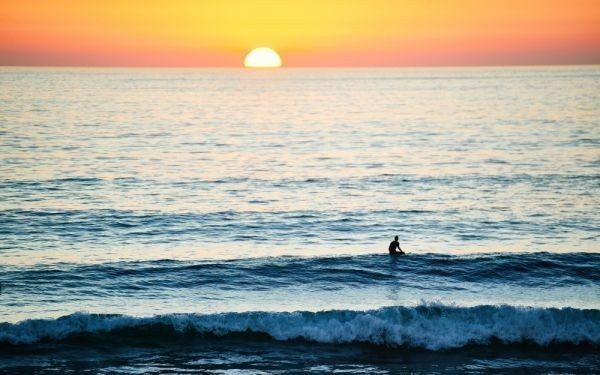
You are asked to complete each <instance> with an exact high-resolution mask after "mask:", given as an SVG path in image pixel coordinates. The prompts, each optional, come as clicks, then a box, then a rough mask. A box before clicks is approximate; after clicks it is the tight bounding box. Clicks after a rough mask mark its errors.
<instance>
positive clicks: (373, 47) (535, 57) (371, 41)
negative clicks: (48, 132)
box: [0, 0, 600, 67]
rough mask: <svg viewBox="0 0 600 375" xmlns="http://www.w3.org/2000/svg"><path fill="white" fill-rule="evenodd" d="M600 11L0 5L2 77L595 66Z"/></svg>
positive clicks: (343, 0)
mask: <svg viewBox="0 0 600 375" xmlns="http://www.w3.org/2000/svg"><path fill="white" fill-rule="evenodd" d="M599 3H600V2H599V1H598V0H569V1H567V0H485V1H478V0H430V1H422V0H378V1H372V0H328V1H322V0H252V1H248V0H219V1H208V0H205V1H198V0H146V1H143V0H85V1H81V0H52V1H48V0H18V1H15V0H0V65H75V66H77V65H81V66H98V65H99V66H229V67H234V66H236V67H237V66H240V60H241V59H243V57H244V54H245V53H247V51H249V50H250V49H252V48H254V47H256V46H265V45H268V46H270V47H271V48H273V49H275V50H276V51H279V52H280V53H281V54H283V55H284V56H285V66H290V67H292V66H418V65H427V66H431V65H442V66H446V65H505V64H526V65H531V64H578V63H585V64H591V63H598V62H599V61H600V49H599V48H598V45H600V27H598V25H599V24H600V6H598V4H599Z"/></svg>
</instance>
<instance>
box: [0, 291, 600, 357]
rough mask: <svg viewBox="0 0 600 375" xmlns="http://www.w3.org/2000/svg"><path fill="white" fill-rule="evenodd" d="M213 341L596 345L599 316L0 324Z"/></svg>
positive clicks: (481, 311)
mask: <svg viewBox="0 0 600 375" xmlns="http://www.w3.org/2000/svg"><path fill="white" fill-rule="evenodd" d="M190 334H191V335H194V336H207V337H214V338H220V337H224V336H228V335H240V334H241V335H244V337H245V338H246V339H247V340H252V339H256V338H257V334H258V335H263V336H265V337H267V339H273V340H279V341H286V340H298V339H300V340H306V341H309V342H317V343H322V344H351V343H366V344H373V345H382V346H391V347H400V346H403V347H412V348H423V349H427V350H431V351H438V350H444V349H452V348H460V347H464V346H469V345H493V344H498V343H499V344H531V345H537V346H540V347H547V346H551V345H560V344H567V345H592V346H598V345H600V310H596V309H588V310H585V309H574V308H562V309H557V308H533V307H516V306H508V305H500V306H491V305H485V306H475V307H458V306H452V305H442V304H437V303H429V304H427V303H425V304H422V305H420V306H416V307H403V306H395V307H384V308H380V309H377V310H368V311H353V310H331V311H321V312H306V311H300V312H241V313H218V314H166V315H158V316H153V317H132V316H125V315H102V314H89V313H75V314H71V315H68V316H64V317H61V318H58V319H53V320H50V319H31V320H25V321H22V322H19V323H14V324H11V323H2V324H0V345H3V346H7V345H8V346H11V345H32V344H36V343H39V342H48V341H62V340H69V339H72V338H74V337H78V338H80V339H81V338H82V337H83V338H85V340H86V342H87V343H89V342H90V341H93V339H94V337H103V338H106V337H107V336H108V337H109V338H111V339H114V340H112V342H114V343H115V344H116V343H119V342H121V341H122V340H119V338H124V337H128V338H131V337H132V336H135V335H140V336H143V338H144V340H148V341H152V340H155V341H160V342H162V341H164V340H165V339H167V338H168V337H169V336H177V335H190Z"/></svg>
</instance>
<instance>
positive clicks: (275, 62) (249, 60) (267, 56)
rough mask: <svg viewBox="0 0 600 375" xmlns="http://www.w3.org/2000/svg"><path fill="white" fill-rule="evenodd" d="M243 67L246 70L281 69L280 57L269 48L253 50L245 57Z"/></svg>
mask: <svg viewBox="0 0 600 375" xmlns="http://www.w3.org/2000/svg"><path fill="white" fill-rule="evenodd" d="M244 66H245V67H246V68H279V67H281V57H279V55H278V54H277V52H275V51H274V50H272V49H271V48H267V47H260V48H255V49H253V50H252V51H250V53H248V54H247V55H246V58H245V59H244Z"/></svg>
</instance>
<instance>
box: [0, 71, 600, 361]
mask: <svg viewBox="0 0 600 375" xmlns="http://www.w3.org/2000/svg"><path fill="white" fill-rule="evenodd" d="M598 103H600V68H598V67H597V66H589V67H535V68H468V69H464V68H460V69H459V68H452V69H450V68H444V69H378V70H368V69H360V70H341V69H325V70H318V69H314V70H313V69H282V70H276V71H254V70H235V69H228V70H168V69H162V70H152V69H133V70H131V69H37V68H36V69H25V68H19V69H17V68H2V69H0V158H1V159H2V161H1V162H0V255H1V256H2V261H1V262H0V282H1V285H2V293H1V294H0V322H5V323H0V357H1V358H3V359H4V360H5V361H4V363H6V365H0V371H8V372H10V371H13V370H17V369H20V370H23V371H34V370H36V369H37V370H42V369H48V370H52V369H54V370H57V369H62V370H65V369H72V368H80V369H89V370H90V371H93V372H97V371H101V372H102V371H104V372H111V371H122V372H136V371H140V370H141V369H142V370H143V369H145V371H162V372H168V371H171V370H172V371H174V372H182V371H188V370H189V371H196V370H204V371H233V370H250V371H282V372H284V371H302V372H304V371H313V372H331V371H335V370H340V371H348V372H361V371H370V372H374V371H381V372H395V371H409V370H411V369H412V370H415V371H450V372H452V371H455V372H463V371H475V372H477V371H483V370H486V369H505V370H527V369H529V370H532V369H541V371H580V370H586V369H588V370H589V369H590V368H598V367H600V366H599V365H598V363H599V361H600V359H599V357H598V356H597V354H595V353H596V352H597V349H598V345H599V341H600V317H599V313H598V311H599V310H598V309H600V289H599V284H600V275H599V271H598V269H600V259H599V258H598V253H599V252H600V251H599V250H600V246H599V243H600V241H599V239H600V225H599V223H600V213H599V212H600V198H599V197H600V195H599V193H600V147H599V146H600V130H599V129H600V107H599V106H598ZM396 234H397V235H399V236H400V243H401V245H402V248H403V249H404V250H405V251H407V252H409V255H408V256H406V257H401V258H391V259H390V258H389V257H388V256H387V255H385V253H386V252H387V244H388V243H389V241H391V239H392V237H393V236H394V235H396ZM248 311H256V312H257V313H254V314H259V315H251V313H248ZM295 311H303V313H294V312H295ZM107 314H116V315H107ZM222 314H225V315H222ZM247 314H250V315H247ZM260 314H263V315H260ZM286 314H287V315H286ZM289 314H292V315H289ZM293 314H304V315H301V316H303V317H304V318H302V319H306V320H302V319H300V320H294V322H293V324H292V323H290V320H289V319H291V318H290V317H293V316H296V315H293ZM307 314H308V315H307ZM310 314H316V315H310ZM157 315H159V316H157ZM61 316H64V318H60V319H57V318H59V317H61ZM257 316H258V317H257ZM440 317H441V318H440ZM27 319H38V320H27ZM39 319H42V320H39ZM111 319H112V320H111ZM216 322H219V323H218V324H217V323H216ZM258 322H263V323H258ZM268 322H271V323H268ZM323 322H330V323H328V324H329V326H327V327H324V326H323V324H324V323H323ZM331 322H334V323H331ZM335 322H337V323H335ZM540 322H541V323H540ZM261 324H262V325H261ZM536 324H539V325H536ZM207 327H208V328H207ZM415 327H420V328H415ZM515 327H516V328H515ZM444 329H446V330H451V331H452V332H453V333H452V334H450V333H448V332H450V331H445V332H446V334H444V335H443V338H444V340H446V341H443V340H442V341H443V342H442V341H440V333H439V332H444ZM247 330H250V331H252V332H253V333H252V335H250V336H248V332H247ZM319 332H320V333H319ZM586 335H587V336H586ZM157 338H160V340H159V339H157ZM166 338H170V339H168V340H167V343H164V344H163V343H161V340H162V339H166ZM169 340H170V341H169ZM116 342H123V344H122V346H118V345H117V347H115V343H116ZM182 345H183V348H182ZM240 345H242V346H244V347H245V349H244V350H242V351H240V349H239V346H240ZM107 346H108V347H113V349H114V352H108V353H107V352H105V351H103V350H104V349H106V347H107ZM457 348H462V351H460V352H453V350H459V349H457ZM469 348H470V349H469ZM448 350H449V352H448ZM2 351H5V353H7V354H6V355H4V356H3V355H2ZM548 352H550V353H551V354H547V353H548ZM375 353H376V354H375ZM396 353H401V355H398V356H396ZM532 353H533V354H532ZM541 353H546V354H541ZM15 354H16V356H15ZM9 358H10V360H8V359H9ZM15 358H16V359H15ZM80 358H88V359H89V361H88V362H86V361H84V362H80V361H81V359H80ZM354 359H355V360H354ZM286 361H287V362H286ZM0 362H2V361H0ZM432 363H434V364H436V363H437V366H439V367H435V366H434V367H430V366H431V364H432ZM78 366H79V367H78ZM336 366H337V367H336ZM544 369H545V370H544Z"/></svg>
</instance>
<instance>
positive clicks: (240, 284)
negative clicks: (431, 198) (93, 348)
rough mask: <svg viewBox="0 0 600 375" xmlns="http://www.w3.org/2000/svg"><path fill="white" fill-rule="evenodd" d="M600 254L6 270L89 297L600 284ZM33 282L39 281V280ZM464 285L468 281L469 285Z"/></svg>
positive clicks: (17, 281)
mask: <svg viewBox="0 0 600 375" xmlns="http://www.w3.org/2000/svg"><path fill="white" fill-rule="evenodd" d="M598 269H600V254H593V253H566V254H557V253H544V252H539V253H514V254H498V253H496V254H485V255H477V256H473V255H471V256H448V255H441V254H409V255H408V256H404V257H402V258H398V259H396V258H390V257H389V256H388V255H387V254H371V255H358V256H342V257H311V258H302V257H292V256H284V257H265V258H256V259H237V260H210V261H178V260H155V261H135V262H126V261H123V262H109V263H98V264H88V265H85V264H83V265H82V264H66V263H62V264H59V265H52V264H50V265H43V264H42V265H36V266H31V267H27V268H22V267H3V268H0V280H4V281H5V283H4V284H5V289H6V290H7V291H9V290H19V291H20V292H21V293H26V294H27V295H31V294H38V293H43V294H47V293H49V291H57V292H58V293H65V292H66V291H69V295H79V294H82V295H90V294H95V293H99V292H102V291H105V290H110V293H124V294H125V295H128V293H130V292H131V290H134V289H135V290H154V291H156V290H162V289H169V290H170V289H173V288H175V289H177V290H181V288H184V289H185V288H194V287H199V286H203V287H206V286H212V287H214V288H231V285H230V283H229V282H225V280H236V288H238V289H249V290H254V289H256V288H269V289H270V288H274V287H278V286H292V285H305V284H307V283H310V284H311V285H323V286H324V287H327V288H329V289H331V288H336V287H342V286H347V285H356V286H361V287H363V286H367V285H382V286H385V285H393V286H405V287H409V288H420V289H424V288H425V289H426V288H427V287H428V286H429V285H432V283H433V287H435V288H438V287H440V284H439V282H442V281H444V282H447V283H448V284H447V286H448V287H451V288H456V286H457V285H458V284H457V283H460V282H475V283H485V284H490V285H495V286H498V285H507V284H508V285H520V286H524V287H540V288H552V287H565V286H574V285H581V286H591V285H595V284H597V283H599V282H600V272H599V271H598ZM30 280H37V281H36V283H35V284H32V283H31V282H30ZM463 286H464V285H463Z"/></svg>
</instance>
